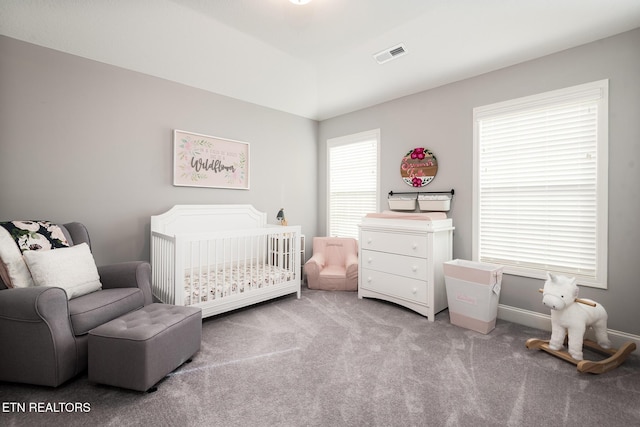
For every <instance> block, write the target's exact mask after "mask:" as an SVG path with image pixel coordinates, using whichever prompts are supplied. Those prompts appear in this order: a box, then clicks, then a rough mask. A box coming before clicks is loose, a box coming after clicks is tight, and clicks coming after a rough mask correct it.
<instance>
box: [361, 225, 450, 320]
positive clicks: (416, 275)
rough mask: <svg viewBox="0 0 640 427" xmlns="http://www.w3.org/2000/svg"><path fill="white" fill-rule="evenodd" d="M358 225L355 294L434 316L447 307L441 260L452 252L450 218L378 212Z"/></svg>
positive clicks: (430, 316) (443, 260)
mask: <svg viewBox="0 0 640 427" xmlns="http://www.w3.org/2000/svg"><path fill="white" fill-rule="evenodd" d="M416 218H418V215H416ZM359 227H360V244H359V257H360V258H359V263H358V297H359V298H363V297H367V298H378V299H382V300H386V301H391V302H394V303H396V304H400V305H402V306H404V307H407V308H409V309H411V310H414V311H416V312H418V313H420V314H422V315H423V316H426V317H427V318H428V319H429V320H430V321H432V322H433V320H434V316H435V314H436V313H438V312H440V311H442V310H444V309H445V308H447V294H446V289H445V284H444V274H443V272H442V263H443V262H445V261H450V260H451V258H452V252H453V229H454V227H453V226H452V222H451V219H450V218H447V219H437V220H436V219H434V220H425V219H423V218H420V219H402V218H397V217H395V216H394V215H389V216H388V217H385V215H382V214H380V215H377V216H376V217H369V216H367V217H365V218H364V219H363V221H362V223H361V224H360V225H359Z"/></svg>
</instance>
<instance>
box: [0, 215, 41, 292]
mask: <svg viewBox="0 0 640 427" xmlns="http://www.w3.org/2000/svg"><path fill="white" fill-rule="evenodd" d="M0 264H2V265H1V266H0V277H2V280H3V281H4V283H5V284H6V285H7V286H8V287H10V288H27V287H29V286H33V280H31V274H29V269H28V268H27V265H26V264H25V263H24V259H23V258H22V252H20V248H18V246H17V245H16V242H15V240H13V237H11V234H9V232H8V231H7V230H5V229H4V228H3V227H0Z"/></svg>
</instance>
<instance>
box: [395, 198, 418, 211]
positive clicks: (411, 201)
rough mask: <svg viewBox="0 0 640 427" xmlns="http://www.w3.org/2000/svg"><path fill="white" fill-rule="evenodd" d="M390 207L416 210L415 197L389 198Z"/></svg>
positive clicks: (399, 209) (401, 209)
mask: <svg viewBox="0 0 640 427" xmlns="http://www.w3.org/2000/svg"><path fill="white" fill-rule="evenodd" d="M388 202H389V209H391V210H393V211H414V210H416V199H415V197H411V198H409V197H396V198H390V199H388Z"/></svg>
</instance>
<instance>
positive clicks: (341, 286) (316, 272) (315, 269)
mask: <svg viewBox="0 0 640 427" xmlns="http://www.w3.org/2000/svg"><path fill="white" fill-rule="evenodd" d="M304 271H305V272H306V273H307V285H308V286H309V289H323V290H327V291H357V290H358V242H357V241H356V239H352V238H346V237H314V238H313V256H312V257H311V258H310V259H309V261H307V262H306V263H305V265H304Z"/></svg>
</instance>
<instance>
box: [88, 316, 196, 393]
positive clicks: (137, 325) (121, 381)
mask: <svg viewBox="0 0 640 427" xmlns="http://www.w3.org/2000/svg"><path fill="white" fill-rule="evenodd" d="M201 339H202V310H201V309H199V308H194V307H179V306H175V305H169V304H150V305H147V306H145V307H142V308H141V309H140V310H137V311H133V312H131V313H128V314H125V315H124V316H122V317H119V318H117V319H114V320H112V321H110V322H108V323H105V324H104V325H101V326H99V327H97V328H95V329H93V330H91V331H89V381H93V382H96V383H101V384H107V385H113V386H117V387H123V388H128V389H132V390H138V391H147V390H149V389H150V388H151V387H152V386H153V385H154V384H156V383H157V382H158V381H160V380H161V379H162V378H164V377H165V376H166V375H167V374H168V373H170V372H171V371H173V370H174V369H176V368H177V367H178V366H180V365H182V364H183V363H184V362H186V361H187V360H189V359H190V358H191V356H193V355H194V354H195V353H196V352H197V351H198V350H199V349H200V341H201Z"/></svg>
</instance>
